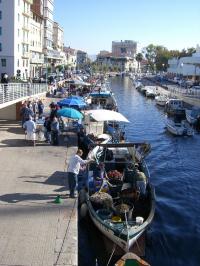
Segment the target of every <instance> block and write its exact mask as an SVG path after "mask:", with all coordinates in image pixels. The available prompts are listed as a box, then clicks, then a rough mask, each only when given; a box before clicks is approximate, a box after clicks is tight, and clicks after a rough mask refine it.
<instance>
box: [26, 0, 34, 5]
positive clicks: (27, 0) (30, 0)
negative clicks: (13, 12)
mask: <svg viewBox="0 0 200 266" xmlns="http://www.w3.org/2000/svg"><path fill="white" fill-rule="evenodd" d="M24 2H26V3H28V4H30V5H32V4H33V0H24Z"/></svg>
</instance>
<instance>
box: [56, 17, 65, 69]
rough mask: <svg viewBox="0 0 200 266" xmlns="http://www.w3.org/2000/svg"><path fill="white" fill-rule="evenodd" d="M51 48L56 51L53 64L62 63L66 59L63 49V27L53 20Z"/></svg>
mask: <svg viewBox="0 0 200 266" xmlns="http://www.w3.org/2000/svg"><path fill="white" fill-rule="evenodd" d="M53 48H54V50H55V51H57V52H58V53H57V54H58V56H57V58H54V63H55V65H59V64H64V63H65V61H66V57H65V53H64V52H63V49H64V31H63V28H62V27H61V26H60V25H59V24H58V23H57V22H55V21H54V24H53Z"/></svg>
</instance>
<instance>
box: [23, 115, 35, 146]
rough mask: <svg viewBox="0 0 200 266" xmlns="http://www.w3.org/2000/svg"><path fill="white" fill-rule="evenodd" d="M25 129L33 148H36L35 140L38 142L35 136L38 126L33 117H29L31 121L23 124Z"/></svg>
mask: <svg viewBox="0 0 200 266" xmlns="http://www.w3.org/2000/svg"><path fill="white" fill-rule="evenodd" d="M23 128H24V129H25V130H26V134H27V140H30V141H32V142H33V146H35V140H36V135H35V131H36V124H35V122H34V121H33V120H32V117H31V116H29V120H28V121H26V122H25V123H24V124H23Z"/></svg>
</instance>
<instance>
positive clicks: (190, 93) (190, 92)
mask: <svg viewBox="0 0 200 266" xmlns="http://www.w3.org/2000/svg"><path fill="white" fill-rule="evenodd" d="M167 87H168V91H170V92H171V93H173V94H177V95H182V96H184V97H190V98H197V99H200V90H199V89H193V88H190V89H184V88H182V87H178V86H175V85H174V86H173V85H171V86H170V85H168V86H167Z"/></svg>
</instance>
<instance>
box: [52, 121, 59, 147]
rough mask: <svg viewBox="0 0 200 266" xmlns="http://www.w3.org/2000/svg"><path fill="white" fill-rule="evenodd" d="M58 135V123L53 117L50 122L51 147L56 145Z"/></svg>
mask: <svg viewBox="0 0 200 266" xmlns="http://www.w3.org/2000/svg"><path fill="white" fill-rule="evenodd" d="M58 134H59V122H58V118H57V117H56V116H54V118H53V121H52V122H51V142H52V144H53V145H58Z"/></svg>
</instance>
